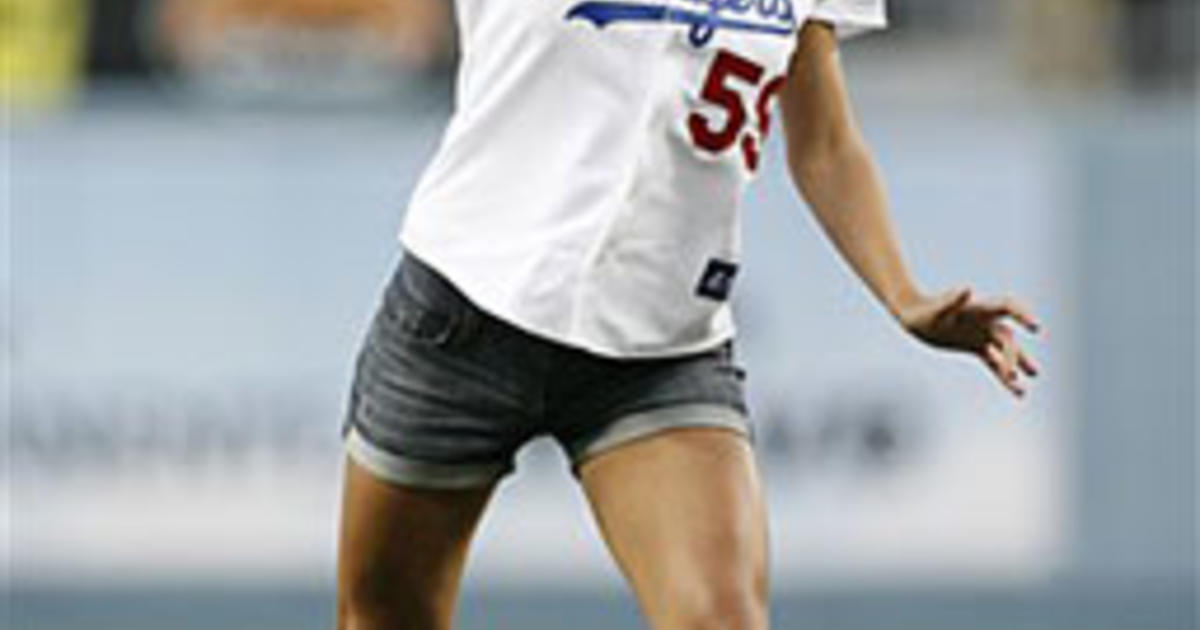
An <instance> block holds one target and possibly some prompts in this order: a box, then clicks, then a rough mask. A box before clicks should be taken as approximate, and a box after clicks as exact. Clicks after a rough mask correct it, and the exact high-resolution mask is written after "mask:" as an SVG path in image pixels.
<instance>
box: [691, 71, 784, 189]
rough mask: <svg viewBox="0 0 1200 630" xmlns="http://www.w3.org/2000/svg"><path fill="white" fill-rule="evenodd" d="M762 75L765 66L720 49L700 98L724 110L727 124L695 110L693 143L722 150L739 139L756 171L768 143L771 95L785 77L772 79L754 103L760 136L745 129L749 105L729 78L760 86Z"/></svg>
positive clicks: (745, 156)
mask: <svg viewBox="0 0 1200 630" xmlns="http://www.w3.org/2000/svg"><path fill="white" fill-rule="evenodd" d="M762 78H763V67H762V66H760V65H758V64H757V63H754V62H753V61H751V60H749V59H746V58H745V57H740V56H738V55H736V54H734V53H732V52H729V51H728V50H719V51H717V55H716V57H715V58H714V59H713V62H712V65H711V66H709V69H708V78H706V79H705V80H704V87H703V88H702V89H701V90H700V97H701V98H703V99H704V100H705V101H708V102H709V103H712V104H713V105H716V106H717V107H720V108H721V109H722V110H724V112H725V116H724V119H725V120H724V124H722V125H720V126H719V127H714V122H713V120H712V119H711V118H709V117H707V116H705V115H703V114H701V113H700V112H692V113H691V114H690V115H689V116H688V120H687V124H688V131H689V132H690V133H691V136H692V142H694V143H695V144H696V146H697V147H700V148H701V149H704V150H705V151H709V152H711V153H721V152H723V151H726V150H728V149H729V148H730V147H732V146H733V145H734V143H735V142H738V139H739V138H740V139H741V142H740V144H741V148H742V157H743V158H744V159H745V161H746V168H748V169H750V170H751V171H754V170H757V169H758V156H759V147H760V145H761V143H763V142H766V139H767V132H768V131H770V128H771V98H772V97H774V96H775V94H776V93H778V92H779V89H780V88H782V87H783V80H784V78H783V77H782V76H778V77H775V78H773V79H771V80H770V81H768V82H767V84H766V85H764V86H763V87H762V89H761V90H760V91H759V92H758V97H757V98H756V100H755V103H754V115H755V118H756V120H755V122H756V123H757V125H756V127H757V131H758V137H757V138H756V137H755V135H754V133H753V132H751V131H748V130H746V129H745V127H746V122H747V117H748V116H747V113H746V106H745V104H744V103H743V102H742V97H741V94H739V93H738V92H737V91H736V90H734V89H732V88H731V87H730V85H729V81H731V80H738V81H742V82H743V83H747V84H749V85H750V86H752V87H757V86H758V84H759V83H760V82H761V81H762Z"/></svg>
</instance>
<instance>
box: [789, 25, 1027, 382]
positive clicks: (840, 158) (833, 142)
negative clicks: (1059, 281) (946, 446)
mask: <svg viewBox="0 0 1200 630" xmlns="http://www.w3.org/2000/svg"><path fill="white" fill-rule="evenodd" d="M780 104H781V108H782V113H783V124H784V131H785V133H786V140H787V160H788V169H789V171H790V173H791V175H792V180H793V181H794V182H795V184H796V187H797V188H798V189H799V191H800V193H801V195H802V196H803V197H804V199H805V200H806V201H807V202H808V205H809V206H810V207H811V208H812V211H813V214H814V215H815V216H816V218H817V220H818V222H819V223H820V224H821V227H822V228H823V229H824V230H825V233H826V234H827V235H828V236H829V238H830V240H832V241H833V244H834V246H835V247H837V249H838V251H839V252H841V254H842V257H843V258H844V259H845V260H846V262H847V263H849V264H850V266H851V267H852V268H853V269H854V271H855V272H856V273H857V274H858V276H859V277H860V278H862V280H863V282H864V283H866V285H867V287H868V288H870V290H871V292H872V293H873V294H874V295H875V296H876V297H877V298H878V299H879V300H880V302H882V303H883V305H884V306H885V307H886V308H887V310H888V311H889V312H890V313H891V314H892V315H893V317H895V318H896V319H897V320H898V321H899V322H900V323H901V324H902V325H903V326H904V327H905V328H906V329H907V330H908V331H909V332H911V333H913V334H914V335H916V336H917V337H918V338H920V339H921V340H923V341H925V342H926V343H929V344H930V345H933V346H936V347H941V348H946V349H951V350H958V351H962V352H967V353H971V354H974V355H976V356H978V357H979V358H980V359H982V360H983V362H984V363H985V364H986V365H987V366H988V367H989V368H990V369H991V371H992V372H994V373H995V374H996V375H997V377H999V378H1000V380H1001V382H1002V383H1003V384H1004V385H1005V386H1006V387H1007V388H1008V389H1009V390H1010V391H1012V392H1013V393H1014V394H1016V395H1021V394H1023V393H1024V387H1023V386H1022V384H1021V383H1020V378H1019V375H1018V372H1024V373H1025V374H1026V375H1028V376H1033V375H1035V374H1036V373H1037V366H1036V365H1035V364H1034V362H1033V360H1032V359H1030V358H1029V357H1028V356H1027V355H1026V354H1025V353H1024V352H1023V351H1022V350H1021V348H1020V347H1019V346H1018V345H1017V343H1016V341H1015V339H1014V336H1013V332H1012V329H1011V328H1010V327H1009V326H1008V325H1007V324H1006V322H1005V320H1008V319H1011V320H1014V321H1016V322H1017V323H1018V324H1020V325H1022V326H1024V327H1025V328H1027V329H1028V330H1030V331H1035V330H1036V329H1037V323H1036V322H1035V321H1034V319H1033V317H1032V315H1030V314H1029V312H1028V311H1027V310H1026V309H1025V308H1024V307H1022V306H1021V305H1019V304H1018V303H1017V302H1016V301H1015V300H1013V299H1010V298H1003V299H994V300H979V299H976V298H975V297H974V295H973V293H972V291H971V290H970V289H967V288H962V289H956V290H953V291H948V292H945V293H942V294H939V295H933V296H930V295H926V294H924V293H922V292H921V291H920V290H919V288H918V287H917V285H916V282H915V281H914V280H913V278H912V275H911V273H910V272H909V269H908V266H907V265H906V264H905V262H904V258H903V256H902V254H901V250H900V245H899V241H898V240H897V237H896V230H895V228H894V227H893V224H892V219H891V214H890V211H889V209H888V201H887V193H886V191H885V189H884V186H883V180H882V178H881V177H880V175H879V171H878V168H877V167H876V165H875V160H874V157H873V156H872V153H871V150H870V148H869V147H868V146H867V143H866V141H865V140H864V139H863V136H862V134H861V133H860V131H859V129H858V125H857V122H856V120H855V118H854V112H853V108H852V106H851V103H850V97H849V95H848V93H847V90H846V85H845V79H844V77H843V75H842V70H841V64H840V62H839V60H838V50H837V39H836V36H835V35H834V33H833V29H832V27H830V26H828V25H825V24H821V23H811V22H810V23H809V24H807V25H805V26H804V28H803V29H802V30H801V32H800V34H799V41H798V42H797V46H796V51H795V53H794V55H793V57H792V60H791V64H790V67H789V69H788V78H787V83H786V85H785V86H784V88H783V91H782V92H781V95H780Z"/></svg>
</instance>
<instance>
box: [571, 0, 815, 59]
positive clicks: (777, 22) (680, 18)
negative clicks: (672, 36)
mask: <svg viewBox="0 0 1200 630" xmlns="http://www.w3.org/2000/svg"><path fill="white" fill-rule="evenodd" d="M686 2H687V3H689V4H694V5H697V6H698V7H702V8H699V9H680V8H676V7H670V6H667V5H666V4H646V3H641V2H625V1H622V0H585V1H584V2H580V3H579V4H576V5H575V6H573V7H571V8H570V9H569V10H568V11H567V14H566V16H565V18H566V19H567V20H573V19H580V20H587V21H589V22H591V23H592V24H593V25H594V26H595V27H596V28H604V27H605V26H608V25H609V24H613V23H615V22H663V23H668V24H684V25H687V26H688V27H689V28H688V41H689V42H691V44H692V45H693V46H695V47H697V48H699V47H701V46H704V45H705V44H707V43H708V42H709V41H711V40H712V38H713V35H715V34H716V32H717V31H718V30H719V29H730V30H739V31H747V32H751V33H761V34H765V35H781V36H791V35H792V33H794V32H795V30H796V14H795V11H794V10H793V9H792V1H791V0H686ZM753 16H757V17H758V18H759V20H754V19H748V18H752V17H753Z"/></svg>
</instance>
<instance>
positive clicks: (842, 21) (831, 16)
mask: <svg viewBox="0 0 1200 630" xmlns="http://www.w3.org/2000/svg"><path fill="white" fill-rule="evenodd" d="M886 3H887V0H817V3H816V7H815V8H814V9H813V12H812V14H811V15H810V16H809V19H810V20H818V21H821V22H829V23H830V24H833V26H834V28H836V29H837V33H838V37H840V38H842V39H846V38H848V37H854V36H855V35H860V34H862V33H866V32H868V31H873V30H879V29H883V28H887V6H886Z"/></svg>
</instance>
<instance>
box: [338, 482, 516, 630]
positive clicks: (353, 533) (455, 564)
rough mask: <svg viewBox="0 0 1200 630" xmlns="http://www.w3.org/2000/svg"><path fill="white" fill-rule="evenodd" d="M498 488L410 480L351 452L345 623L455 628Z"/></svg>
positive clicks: (407, 629)
mask: <svg viewBox="0 0 1200 630" xmlns="http://www.w3.org/2000/svg"><path fill="white" fill-rule="evenodd" d="M491 492H492V486H488V487H485V488H479V489H470V490H422V489H416V488H407V487H403V486H399V485H395V484H392V483H389V482H386V481H383V480H381V479H379V478H377V477H375V476H374V475H372V474H371V473H370V472H368V471H367V470H365V469H363V468H361V467H360V466H358V465H357V464H355V463H354V462H353V461H351V460H347V466H346V481H345V487H344V490H343V497H342V527H341V540H340V543H339V549H338V626H337V627H338V630H399V629H404V630H449V629H450V624H451V620H452V618H453V614H454V605H455V601H456V599H457V596H458V586H459V581H460V578H461V576H462V571H463V565H464V562H465V559H466V555H467V547H468V545H469V543H470V540H471V535H472V533H474V531H475V525H476V524H477V523H478V521H479V516H480V514H481V513H482V512H483V508H484V506H485V505H486V504H487V501H488V497H490V496H491Z"/></svg>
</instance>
